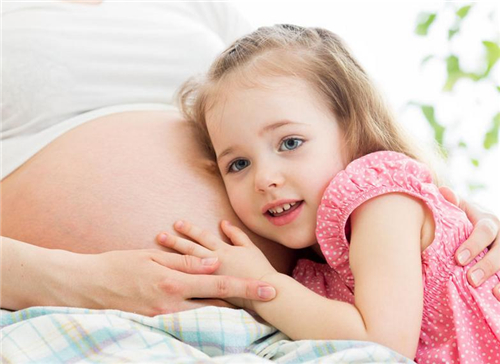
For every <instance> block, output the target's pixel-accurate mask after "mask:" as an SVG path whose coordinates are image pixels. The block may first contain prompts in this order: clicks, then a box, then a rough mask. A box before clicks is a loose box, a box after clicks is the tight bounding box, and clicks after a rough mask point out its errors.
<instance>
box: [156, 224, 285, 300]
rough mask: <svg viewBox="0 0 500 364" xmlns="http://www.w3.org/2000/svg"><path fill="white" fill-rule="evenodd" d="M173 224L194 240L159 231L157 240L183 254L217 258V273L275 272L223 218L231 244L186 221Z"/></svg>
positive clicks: (259, 274) (254, 275) (244, 275)
mask: <svg viewBox="0 0 500 364" xmlns="http://www.w3.org/2000/svg"><path fill="white" fill-rule="evenodd" d="M174 228H175V230H176V231H178V232H179V233H181V234H183V235H185V236H187V237H189V238H190V239H193V240H194V241H195V242H193V241H191V240H188V239H183V238H181V237H178V236H175V235H172V234H168V233H161V234H159V235H158V239H157V240H158V242H159V243H160V244H162V245H163V246H165V247H167V248H169V249H173V250H175V251H177V252H179V253H182V254H187V255H192V256H195V257H199V258H217V259H218V260H219V261H220V268H219V269H218V270H217V272H216V273H217V274H221V275H227V276H233V277H240V278H253V279H262V277H264V276H265V275H267V274H270V273H276V269H274V268H273V266H272V265H271V263H269V261H268V260H267V258H266V256H265V255H264V254H263V253H262V252H261V251H260V250H259V248H257V247H256V246H255V245H254V244H253V243H252V241H251V240H250V239H249V238H248V236H247V235H246V234H245V233H244V232H243V231H242V230H240V229H239V228H237V227H236V226H233V225H232V224H230V223H229V222H228V221H222V223H221V228H222V231H223V232H224V234H225V235H226V236H227V237H228V238H229V239H230V241H231V242H232V243H233V245H230V244H227V243H226V242H225V241H223V240H221V239H220V238H219V237H217V236H216V235H215V234H212V233H211V232H209V231H208V230H203V229H201V228H199V227H197V226H195V225H193V224H191V223H189V222H187V221H178V222H177V223H175V224H174ZM196 242H197V243H196ZM263 284H264V282H263ZM268 286H269V285H268ZM262 290H266V291H270V292H271V293H272V294H273V295H274V294H275V291H274V289H273V288H272V287H267V288H266V287H261V291H262ZM229 302H231V303H233V304H236V305H238V306H240V307H249V305H247V304H246V303H245V302H244V301H243V302H242V301H241V300H229Z"/></svg>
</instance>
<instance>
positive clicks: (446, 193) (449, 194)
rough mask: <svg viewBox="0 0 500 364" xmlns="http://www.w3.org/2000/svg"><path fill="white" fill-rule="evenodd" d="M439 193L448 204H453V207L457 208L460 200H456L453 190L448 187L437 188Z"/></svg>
mask: <svg viewBox="0 0 500 364" xmlns="http://www.w3.org/2000/svg"><path fill="white" fill-rule="evenodd" d="M439 192H440V193H441V195H443V197H444V198H445V199H446V200H447V201H448V202H450V203H452V204H454V205H455V206H458V205H459V204H460V199H459V198H458V196H457V194H456V193H455V192H453V190H452V189H451V188H449V187H448V186H441V187H439Z"/></svg>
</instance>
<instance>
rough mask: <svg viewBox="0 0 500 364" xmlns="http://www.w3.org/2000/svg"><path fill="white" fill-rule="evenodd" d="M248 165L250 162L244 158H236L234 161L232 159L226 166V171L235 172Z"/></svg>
mask: <svg viewBox="0 0 500 364" xmlns="http://www.w3.org/2000/svg"><path fill="white" fill-rule="evenodd" d="M249 165H250V162H249V161H248V160H246V159H236V160H235V161H232V162H231V163H229V166H228V168H227V172H228V173H236V172H239V171H241V170H243V169H245V168H246V167H248V166H249Z"/></svg>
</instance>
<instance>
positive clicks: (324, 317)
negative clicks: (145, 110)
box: [160, 25, 500, 363]
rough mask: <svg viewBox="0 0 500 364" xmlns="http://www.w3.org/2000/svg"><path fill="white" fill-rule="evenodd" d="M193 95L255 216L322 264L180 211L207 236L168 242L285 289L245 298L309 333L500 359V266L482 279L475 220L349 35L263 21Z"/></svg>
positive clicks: (256, 225) (241, 205)
mask: <svg viewBox="0 0 500 364" xmlns="http://www.w3.org/2000/svg"><path fill="white" fill-rule="evenodd" d="M181 101H182V106H183V109H184V111H185V113H186V115H187V116H188V117H189V118H190V119H191V120H193V121H194V122H195V124H196V125H197V126H198V129H199V131H200V136H201V137H202V138H203V142H204V143H205V144H206V145H207V147H208V149H207V150H208V152H209V154H210V155H211V157H212V158H213V160H214V161H215V163H216V165H217V167H218V170H219V171H220V174H221V176H222V178H223V180H224V183H225V187H226V190H227V194H228V196H229V200H230V202H231V204H232V206H233V208H234V210H235V212H236V213H237V215H238V216H239V218H240V219H241V220H242V222H243V223H244V224H245V225H246V226H248V227H249V228H250V229H251V230H253V231H255V232H256V233H258V234H260V235H262V236H265V237H267V238H269V239H272V240H274V241H276V242H278V243H280V244H283V245H285V246H287V247H290V248H294V249H302V248H307V247H313V249H314V251H315V252H316V253H317V254H318V260H320V261H321V262H313V261H310V260H300V261H299V262H298V264H297V266H296V268H295V270H294V273H293V278H294V279H292V278H291V277H289V276H286V275H284V274H280V273H277V271H276V270H275V269H274V268H273V267H272V266H271V264H270V263H269V262H268V261H267V259H266V258H265V256H264V255H263V254H262V253H261V252H260V251H259V250H258V249H257V248H256V247H255V246H254V245H253V243H252V242H251V241H250V240H249V239H248V238H247V236H246V235H245V234H244V233H243V232H242V231H241V230H239V229H238V228H237V227H234V226H232V225H231V224H230V223H229V222H227V221H223V222H222V224H221V227H222V230H223V232H224V233H225V234H226V235H227V236H228V238H229V239H230V240H231V242H232V244H233V245H229V244H227V243H225V242H224V241H222V240H220V239H219V238H217V237H216V236H215V235H213V234H211V233H209V232H207V231H202V230H200V229H199V228H198V227H196V226H193V225H191V224H189V223H188V222H187V221H179V222H177V223H176V224H175V228H176V231H178V232H179V233H182V234H184V235H186V236H187V237H189V238H191V239H193V240H194V241H196V242H198V243H199V244H196V243H194V242H192V241H190V240H187V239H182V238H180V237H177V236H173V235H167V234H164V235H163V244H164V245H165V246H167V247H169V248H173V249H175V250H177V251H179V252H180V253H184V254H190V255H195V256H199V257H203V258H207V257H209V258H210V257H217V258H218V259H219V260H220V261H221V268H220V270H219V273H220V274H225V275H233V276H239V277H249V278H256V279H259V280H263V281H266V282H269V283H270V284H272V285H273V286H274V287H276V291H277V297H276V298H275V299H274V300H272V301H270V302H255V301H242V300H234V299H229V301H230V302H232V303H233V304H236V305H238V306H240V307H244V308H249V309H252V310H254V311H256V312H257V313H258V314H259V315H260V316H261V317H263V318H264V319H265V320H267V321H268V322H270V323H271V324H273V325H274V326H276V327H277V328H278V329H280V330H281V331H283V332H284V333H285V334H287V335H288V336H289V337H290V338H291V339H294V340H300V339H349V340H367V341H374V342H377V343H380V344H382V345H385V346H388V347H390V348H392V349H394V350H396V351H398V352H400V353H402V354H404V355H406V356H407V357H410V358H416V360H417V361H418V362H421V363H436V362H463V363H473V362H484V363H500V303H499V302H498V301H497V300H496V299H495V298H494V296H493V294H492V289H493V287H494V286H495V285H496V284H497V283H498V282H499V278H500V274H496V275H494V276H492V277H491V278H490V279H489V280H488V281H487V282H486V283H484V284H483V285H482V286H481V287H479V288H473V287H472V286H470V285H469V284H468V283H467V278H466V269H467V267H458V266H456V265H455V262H454V252H455V249H456V248H457V247H458V246H459V245H460V244H461V243H462V242H463V241H464V240H466V238H467V237H468V236H469V234H470V232H471V230H472V225H471V223H470V222H469V221H468V220H467V218H466V215H465V214H464V213H463V212H462V211H461V210H459V209H458V208H456V207H455V206H454V205H452V204H450V203H448V202H447V201H446V200H444V199H443V197H442V196H441V194H440V193H439V191H438V188H437V187H436V185H435V184H433V174H432V172H431V171H430V170H429V168H427V167H426V166H425V164H423V163H422V160H423V159H422V158H421V157H420V153H419V151H418V150H417V148H415V147H414V145H413V144H412V143H411V142H410V141H409V139H408V137H407V136H405V135H404V134H403V132H402V130H400V128H399V126H398V124H397V123H396V122H395V120H394V118H393V116H392V115H391V114H390V112H389V111H388V108H387V107H386V105H385V104H384V103H383V101H382V99H381V97H380V95H379V92H378V91H377V90H376V89H375V87H374V86H373V83H372V82H371V81H370V79H369V78H368V76H367V75H366V73H365V72H364V70H363V69H362V68H361V67H360V65H359V64H358V63H357V61H356V60H355V59H354V58H353V56H352V55H351V54H350V53H349V51H348V50H347V49H346V47H345V45H344V44H343V42H342V41H341V40H340V39H339V38H338V37H337V36H336V35H335V34H332V33H331V32H329V31H327V30H324V29H317V28H302V27H297V26H291V25H278V26H274V27H268V28H260V29H258V30H257V31H255V32H254V33H252V34H250V35H248V36H245V37H243V38H241V39H240V40H238V41H236V42H235V43H234V44H233V45H232V46H231V47H230V48H229V49H227V50H226V51H225V52H223V53H222V54H221V55H220V56H219V58H218V59H217V60H216V61H215V63H214V64H213V65H212V67H211V69H210V71H209V73H208V75H207V76H206V78H205V79H204V80H202V81H199V82H194V81H191V82H189V83H187V84H186V85H185V86H184V88H183V90H182V92H181ZM160 240H162V238H160ZM483 254H484V253H483ZM483 254H481V255H480V257H479V258H478V259H480V258H481V256H482V255H483ZM221 289H224V287H222V288H221Z"/></svg>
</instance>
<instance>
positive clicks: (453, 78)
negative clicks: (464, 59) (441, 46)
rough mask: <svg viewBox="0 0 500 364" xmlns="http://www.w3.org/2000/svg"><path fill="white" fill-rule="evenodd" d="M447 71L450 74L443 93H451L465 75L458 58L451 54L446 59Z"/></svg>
mask: <svg viewBox="0 0 500 364" xmlns="http://www.w3.org/2000/svg"><path fill="white" fill-rule="evenodd" d="M446 71H447V72H448V78H447V80H446V83H445V85H444V87H443V91H451V90H453V86H455V83H456V82H457V81H458V80H459V79H460V78H462V77H464V75H465V74H464V73H463V72H462V70H461V69H460V61H459V59H458V57H457V56H455V55H453V54H451V55H449V56H448V58H446Z"/></svg>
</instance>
